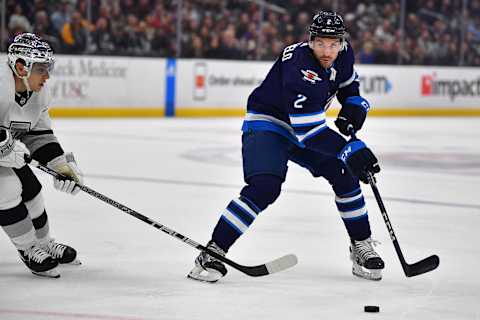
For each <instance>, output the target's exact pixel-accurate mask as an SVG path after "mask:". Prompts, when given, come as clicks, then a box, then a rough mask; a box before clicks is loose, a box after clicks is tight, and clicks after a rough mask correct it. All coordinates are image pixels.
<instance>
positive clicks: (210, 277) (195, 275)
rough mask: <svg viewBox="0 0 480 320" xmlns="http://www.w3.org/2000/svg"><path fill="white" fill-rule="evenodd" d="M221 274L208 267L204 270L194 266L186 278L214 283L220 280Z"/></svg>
mask: <svg viewBox="0 0 480 320" xmlns="http://www.w3.org/2000/svg"><path fill="white" fill-rule="evenodd" d="M222 277H223V275H222V274H221V273H220V272H218V271H217V270H215V269H208V270H205V269H203V268H202V267H198V266H195V267H194V268H193V269H192V271H190V273H189V274H188V275H187V278H189V279H192V280H196V281H202V282H210V283H214V282H217V281H218V280H220V279H221V278H222Z"/></svg>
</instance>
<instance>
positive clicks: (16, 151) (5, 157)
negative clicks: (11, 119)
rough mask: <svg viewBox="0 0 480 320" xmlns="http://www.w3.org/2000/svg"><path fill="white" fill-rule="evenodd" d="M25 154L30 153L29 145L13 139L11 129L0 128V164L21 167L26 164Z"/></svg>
mask: <svg viewBox="0 0 480 320" xmlns="http://www.w3.org/2000/svg"><path fill="white" fill-rule="evenodd" d="M25 155H27V156H29V155H30V151H28V149H27V147H26V146H25V145H24V144H23V143H22V142H20V141H19V140H15V139H13V137H12V135H11V134H10V131H9V130H1V129H0V166H2V167H10V168H16V169H20V168H21V167H23V166H24V165H25Z"/></svg>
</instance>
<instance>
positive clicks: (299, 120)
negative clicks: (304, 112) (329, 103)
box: [289, 112, 326, 125]
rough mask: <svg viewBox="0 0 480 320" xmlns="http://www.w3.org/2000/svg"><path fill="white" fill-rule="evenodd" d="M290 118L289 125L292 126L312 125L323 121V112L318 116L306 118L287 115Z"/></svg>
mask: <svg viewBox="0 0 480 320" xmlns="http://www.w3.org/2000/svg"><path fill="white" fill-rule="evenodd" d="M289 117H290V123H291V124H292V125H298V124H313V123H316V122H322V121H325V119H326V117H325V112H320V113H318V114H313V115H308V116H301V115H300V116H299V115H295V116H292V115H289Z"/></svg>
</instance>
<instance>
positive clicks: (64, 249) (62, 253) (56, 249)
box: [40, 239, 82, 265]
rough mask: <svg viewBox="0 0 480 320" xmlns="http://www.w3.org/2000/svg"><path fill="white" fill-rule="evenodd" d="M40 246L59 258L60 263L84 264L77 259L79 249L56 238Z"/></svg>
mask: <svg viewBox="0 0 480 320" xmlns="http://www.w3.org/2000/svg"><path fill="white" fill-rule="evenodd" d="M40 247H41V248H42V249H43V250H45V251H46V252H47V253H48V254H50V255H51V256H52V257H54V258H55V259H57V261H58V262H59V263H60V264H72V265H80V264H82V263H81V262H80V260H78V259H77V251H76V250H75V249H73V248H72V247H70V246H67V245H65V244H61V243H57V242H55V241H54V239H50V240H49V241H47V242H45V243H42V244H41V245H40Z"/></svg>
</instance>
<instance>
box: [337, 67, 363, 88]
mask: <svg viewBox="0 0 480 320" xmlns="http://www.w3.org/2000/svg"><path fill="white" fill-rule="evenodd" d="M355 80H357V81H358V74H357V72H356V71H355V70H353V73H352V76H351V77H350V78H349V79H348V80H347V81H345V82H342V83H340V84H339V85H338V88H340V89H341V88H344V87H346V86H348V85H350V84H351V83H352V82H353V81H355Z"/></svg>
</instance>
